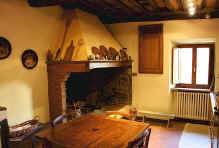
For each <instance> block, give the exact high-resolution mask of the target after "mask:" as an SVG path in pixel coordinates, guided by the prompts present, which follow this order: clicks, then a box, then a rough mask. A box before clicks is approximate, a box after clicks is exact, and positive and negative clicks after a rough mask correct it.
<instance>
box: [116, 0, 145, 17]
mask: <svg viewBox="0 0 219 148" xmlns="http://www.w3.org/2000/svg"><path fill="white" fill-rule="evenodd" d="M118 1H119V2H120V3H121V4H122V5H125V6H126V7H127V8H129V9H130V10H131V11H132V12H133V13H135V14H140V13H142V9H141V8H139V7H138V6H136V5H135V4H134V3H132V2H131V1H129V0H118Z"/></svg>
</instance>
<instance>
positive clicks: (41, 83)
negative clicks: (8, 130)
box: [0, 0, 63, 125]
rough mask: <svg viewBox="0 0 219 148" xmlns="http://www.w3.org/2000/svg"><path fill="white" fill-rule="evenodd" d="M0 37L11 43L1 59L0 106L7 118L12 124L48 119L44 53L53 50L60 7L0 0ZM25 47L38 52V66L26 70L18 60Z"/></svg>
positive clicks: (57, 30) (58, 27) (59, 26)
mask: <svg viewBox="0 0 219 148" xmlns="http://www.w3.org/2000/svg"><path fill="white" fill-rule="evenodd" d="M0 10H1V13H0V18H1V23H0V36H3V37H5V38H7V39H8V40H9V41H10V42H11V45H12V53H11V55H10V57H9V58H7V59H5V60H0V105H1V106H5V107H7V108H8V121H9V124H10V125H14V124H17V123H20V122H23V121H26V120H29V119H32V118H33V116H35V115H39V116H40V120H41V121H42V122H47V121H49V109H48V107H49V105H48V84H47V83H48V82H47V71H46V64H45V62H46V53H47V50H48V49H51V50H54V49H55V46H56V43H57V40H58V38H57V37H58V36H59V33H60V28H63V20H62V13H63V12H62V9H61V8H59V7H48V8H32V7H29V6H28V4H27V0H1V1H0ZM25 49H33V50H35V51H36V53H37V54H38V58H39V61H38V65H37V67H36V68H34V69H33V70H27V69H25V68H24V67H23V65H22V63H21V55H22V53H23V51H24V50H25Z"/></svg>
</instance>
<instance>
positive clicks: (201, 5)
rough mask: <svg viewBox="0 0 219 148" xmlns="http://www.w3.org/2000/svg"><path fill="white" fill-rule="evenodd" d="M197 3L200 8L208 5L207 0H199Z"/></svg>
mask: <svg viewBox="0 0 219 148" xmlns="http://www.w3.org/2000/svg"><path fill="white" fill-rule="evenodd" d="M196 4H197V7H198V9H203V8H205V7H206V0H197V1H196Z"/></svg>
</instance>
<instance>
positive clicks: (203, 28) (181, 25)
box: [107, 19, 219, 113]
mask: <svg viewBox="0 0 219 148" xmlns="http://www.w3.org/2000/svg"><path fill="white" fill-rule="evenodd" d="M155 23H163V24H164V33H163V35H164V61H163V64H164V70H163V74H139V73H138V43H139V41H138V26H139V25H144V24H155ZM218 26H219V19H202V20H177V21H162V22H131V23H118V24H111V25H107V27H108V29H109V30H110V31H111V32H112V34H113V35H114V37H115V38H116V39H117V40H118V41H119V42H120V43H121V44H122V46H124V47H127V48H128V52H129V54H130V55H131V56H132V58H133V59H134V65H133V72H137V73H138V75H137V76H136V77H133V104H134V105H136V106H137V107H138V108H139V109H141V110H145V111H150V112H158V113H172V112H173V108H174V104H173V101H174V100H172V98H171V93H170V92H171V91H170V87H171V81H170V78H171V50H172V47H173V43H172V42H173V41H175V40H189V41H190V40H193V39H199V40H202V39H203V40H204V39H212V40H214V41H216V46H215V47H216V49H215V51H216V66H215V68H216V69H215V73H216V74H218V73H219V60H218V59H219V51H218V50H219V49H218V47H219V43H218V40H219V29H218ZM218 89H219V78H216V90H218Z"/></svg>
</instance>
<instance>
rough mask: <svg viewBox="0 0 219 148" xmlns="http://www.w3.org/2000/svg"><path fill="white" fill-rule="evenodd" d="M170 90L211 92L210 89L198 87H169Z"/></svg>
mask: <svg viewBox="0 0 219 148" xmlns="http://www.w3.org/2000/svg"><path fill="white" fill-rule="evenodd" d="M171 90H172V91H187V92H206V93H209V92H211V90H210V89H199V88H171Z"/></svg>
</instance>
